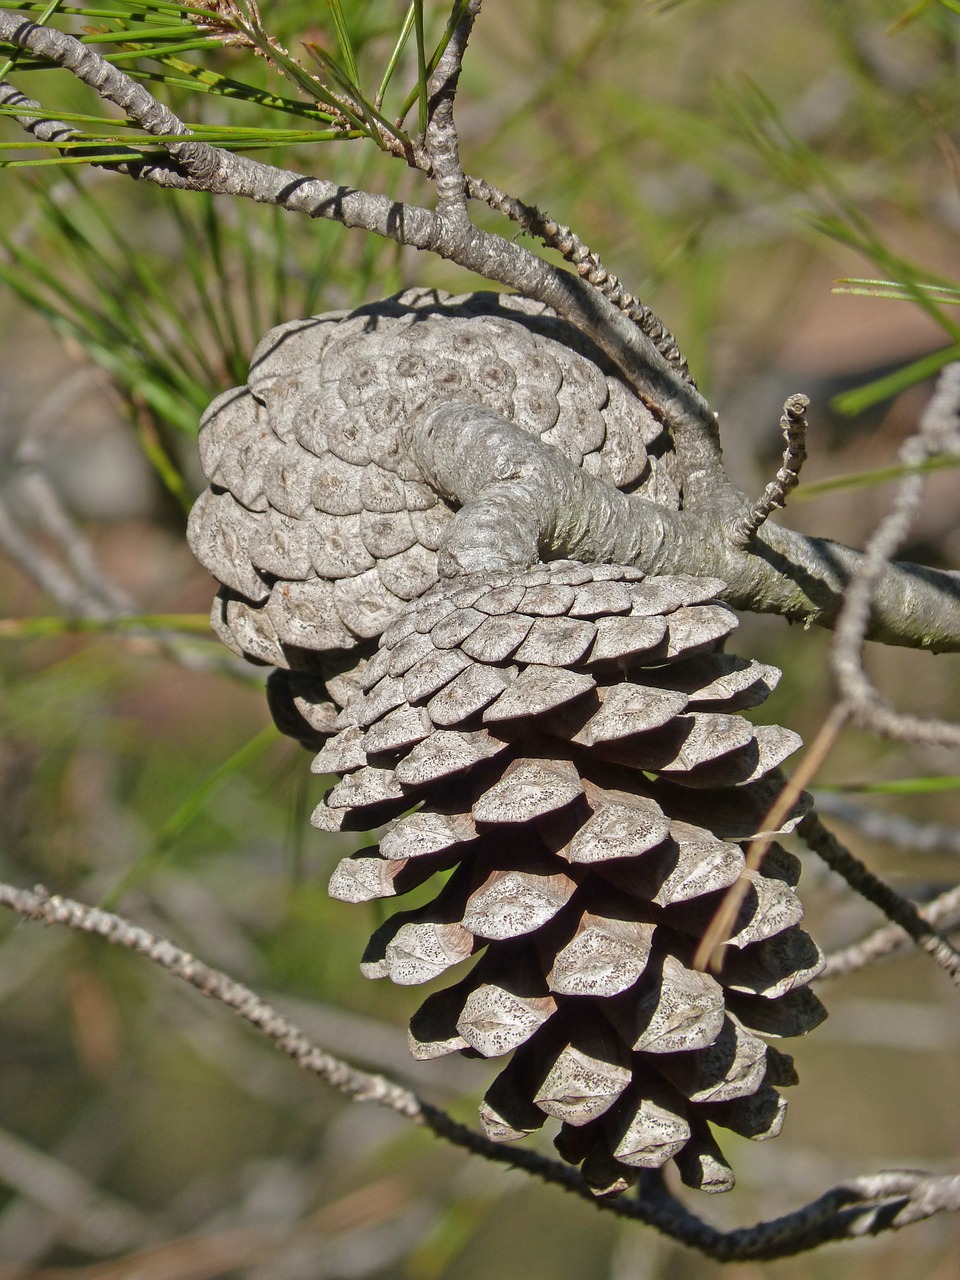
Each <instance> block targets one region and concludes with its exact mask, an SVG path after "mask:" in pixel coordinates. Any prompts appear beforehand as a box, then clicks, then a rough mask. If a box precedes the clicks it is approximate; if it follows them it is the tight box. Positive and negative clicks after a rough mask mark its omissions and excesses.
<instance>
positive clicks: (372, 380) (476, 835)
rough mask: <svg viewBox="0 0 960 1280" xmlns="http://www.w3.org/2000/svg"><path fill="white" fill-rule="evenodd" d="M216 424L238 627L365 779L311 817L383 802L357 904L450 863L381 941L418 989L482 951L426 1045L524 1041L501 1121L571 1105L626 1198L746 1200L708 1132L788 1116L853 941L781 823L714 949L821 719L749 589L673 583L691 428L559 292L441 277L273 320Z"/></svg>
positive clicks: (515, 1047)
mask: <svg viewBox="0 0 960 1280" xmlns="http://www.w3.org/2000/svg"><path fill="white" fill-rule="evenodd" d="M200 443H201V454H202V459H203V464H204V469H205V471H206V474H207V476H208V478H209V480H210V482H211V483H210V488H209V489H208V490H207V491H206V493H205V494H204V495H203V496H202V497H201V498H200V500H199V501H198V503H197V505H196V507H195V509H194V512H193V515H192V517H191V521H190V541H191V545H192V546H193V548H194V551H195V552H196V554H197V556H198V557H199V559H200V560H201V561H202V563H203V564H204V565H206V567H207V568H208V569H209V570H210V572H211V573H213V574H214V576H215V577H216V578H217V579H218V580H219V581H220V582H221V583H222V584H223V587H222V590H221V592H220V594H219V596H218V598H217V601H216V603H215V606H214V612H213V620H214V627H215V629H216V630H217V632H218V634H220V635H221V636H222V637H223V639H224V640H225V641H226V643H227V644H229V645H230V646H231V648H233V649H234V651H235V652H237V653H239V654H243V655H245V656H247V657H249V658H251V659H253V660H255V661H257V662H262V663H268V664H271V665H274V666H275V667H276V668H277V671H276V673H275V674H274V676H273V677H272V678H271V682H270V690H271V701H272V706H273V710H274V714H275V716H276V718H277V720H278V723H280V725H281V727H283V728H284V729H285V730H286V731H288V732H290V733H292V734H294V736H296V737H298V738H300V739H301V740H302V741H303V742H305V743H306V744H307V745H310V746H314V747H317V746H320V747H322V750H321V751H320V753H319V755H318V756H317V757H316V760H315V763H314V768H315V770H316V771H317V772H319V773H335V774H339V775H340V777H341V780H340V782H339V783H338V784H337V785H336V786H334V787H333V789H332V790H331V791H330V792H329V793H328V795H327V797H326V799H325V800H324V802H323V803H322V804H321V805H320V806H319V807H318V809H317V811H316V813H315V815H314V821H315V823H316V824H317V825H318V826H320V827H321V828H323V829H326V830H344V829H346V830H369V829H371V828H375V827H380V826H383V824H387V825H386V829H385V831H384V833H383V835H382V837H381V840H380V843H379V846H377V847H374V848H369V849H363V850H361V851H360V852H358V853H356V854H354V855H353V856H351V857H348V858H346V859H344V860H343V862H341V864H340V865H339V867H338V868H337V869H336V871H335V872H334V875H333V878H332V881H331V892H332V893H333V894H334V896H336V897H338V898H341V899H343V900H345V901H349V902H365V901H369V900H372V899H375V898H388V897H393V896H396V895H399V894H403V893H405V892H407V891H408V890H411V889H413V888H415V887H417V886H420V885H422V884H423V883H424V882H425V881H427V880H428V879H430V878H431V877H432V876H434V875H436V874H438V873H444V874H446V873H449V874H446V878H445V879H444V881H443V884H442V887H441V888H440V889H439V892H438V894H437V896H436V897H434V898H433V900H432V901H430V902H429V903H427V905H425V906H423V907H420V908H417V909H415V910H413V911H401V912H398V913H397V914H395V915H394V916H393V917H392V918H391V919H390V920H389V921H388V922H387V923H386V924H385V925H384V926H383V927H382V928H380V929H379V930H377V932H376V933H375V934H374V936H373V938H372V939H371V941H370V944H369V947H368V949H367V952H366V955H365V956H364V959H363V969H364V972H365V973H367V974H368V976H370V977H387V976H388V977H390V978H392V979H393V980H394V981H396V982H399V983H403V984H411V983H420V982H425V981H430V980H432V979H435V978H437V977H439V976H440V975H442V974H445V973H446V972H447V971H448V970H458V969H459V967H462V966H463V965H464V964H465V962H467V961H468V960H470V959H471V958H472V957H475V956H476V957H478V959H477V960H476V962H475V963H474V964H473V967H472V968H471V969H470V970H469V972H467V974H466V976H463V974H462V973H461V972H459V971H458V972H457V973H456V974H454V975H453V976H455V977H457V978H458V980H457V981H455V982H454V985H452V986H449V987H447V988H446V989H444V990H442V991H440V992H437V993H435V994H433V995H431V996H430V997H428V999H427V1000H426V1002H425V1003H424V1004H423V1005H422V1007H421V1008H420V1010H419V1012H418V1013H417V1014H416V1016H415V1017H414V1019H413V1021H412V1023H411V1031H410V1041H411V1048H412V1051H413V1053H414V1055H415V1056H417V1057H420V1058H428V1057H434V1056H437V1055H440V1054H445V1053H450V1052H455V1051H460V1052H467V1053H472V1054H479V1055H482V1056H484V1057H500V1056H502V1055H505V1054H509V1053H512V1055H513V1056H512V1057H511V1059H510V1061H509V1063H508V1065H507V1066H506V1067H505V1068H504V1069H503V1070H502V1071H501V1073H500V1075H499V1076H498V1077H497V1078H496V1080H495V1081H494V1082H493V1084H492V1085H491V1087H490V1089H489V1090H488V1092H487V1094H486V1096H485V1099H484V1102H483V1105H482V1108H481V1118H482V1122H483V1125H484V1128H485V1130H486V1132H487V1134H488V1135H489V1136H490V1137H491V1138H493V1139H495V1140H497V1141H509V1140H512V1139H516V1138H519V1137H521V1136H523V1135H524V1134H529V1133H532V1132H533V1131H535V1130H537V1129H539V1128H540V1127H541V1126H542V1125H543V1124H544V1122H545V1121H546V1120H547V1118H548V1117H550V1118H553V1119H555V1120H559V1121H560V1129H559V1133H558V1134H557V1137H556V1144H557V1147H558V1150H559V1151H560V1152H561V1154H562V1155H563V1157H564V1158H565V1159H567V1160H569V1161H571V1162H572V1163H575V1164H579V1165H581V1168H582V1172H583V1174H584V1177H585V1179H586V1180H587V1181H588V1183H589V1184H590V1185H591V1186H592V1187H594V1188H595V1189H596V1191H597V1193H598V1194H604V1195H608V1194H616V1193H617V1192H620V1191H622V1190H624V1189H625V1188H626V1187H627V1186H629V1185H631V1184H632V1183H633V1182H635V1180H636V1178H637V1176H638V1172H639V1170H641V1169H643V1168H653V1167H658V1166H660V1165H662V1164H663V1163H664V1162H665V1161H667V1160H669V1159H671V1158H673V1159H674V1160H675V1161H676V1163H677V1166H678V1168H679V1170H680V1173H681V1176H682V1178H683V1179H684V1180H685V1181H686V1182H688V1183H690V1184H691V1185H694V1186H698V1187H702V1188H703V1189H704V1190H708V1191H720V1190H725V1189H727V1188H728V1187H729V1186H731V1185H732V1182H733V1175H732V1172H731V1170H730V1168H729V1166H728V1164H727V1162H726V1160H725V1159H724V1157H723V1155H722V1152H721V1151H720V1148H719V1147H718V1146H717V1144H716V1142H715V1140H714V1138H713V1137H712V1134H711V1129H710V1125H711V1124H714V1125H719V1126H721V1127H726V1128H729V1129H732V1130H733V1131H734V1132H736V1133H739V1134H745V1135H746V1136H748V1137H752V1138H758V1139H760V1138H766V1137H770V1136H773V1135H774V1134H776V1133H777V1132H778V1131H779V1128H780V1126H781V1124H782V1121H783V1107H784V1103H783V1100H782V1099H781V1097H780V1095H779V1093H778V1091H777V1087H778V1086H783V1085H788V1084H791V1083H793V1082H794V1079H795V1077H794V1073H793V1068H792V1064H791V1061H790V1059H789V1057H787V1056H786V1055H785V1054H783V1053H781V1052H779V1050H777V1049H775V1048H773V1047H772V1046H770V1045H768V1043H767V1039H766V1038H777V1037H782V1036H791V1035H797V1034H802V1033H804V1032H806V1031H807V1030H809V1029H810V1028H811V1027H813V1026H815V1025H816V1024H817V1022H819V1021H820V1019H821V1018H822V1016H823V1010H822V1007H821V1006H820V1004H819V1002H818V1001H817V999H816V997H814V996H813V995H812V993H811V992H810V991H809V990H808V988H807V986H806V984H807V983H808V982H809V980H810V979H811V978H812V977H813V976H815V974H816V973H817V972H818V970H819V968H820V966H821V964H822V957H821V956H820V953H819V951H818V949H817V947H816V946H815V944H814V943H812V942H811V940H810V939H809V938H808V937H807V935H806V934H805V933H803V931H802V930H801V929H800V928H799V921H800V919H801V916H802V910H801V907H800V904H799V901H798V899H797V897H796V895H795V894H794V891H793V888H794V885H795V883H796V878H797V871H798V868H797V864H796V861H795V859H793V858H792V857H791V856H790V855H788V854H787V853H786V852H785V851H784V850H783V849H782V848H780V847H779V846H777V845H774V847H773V848H772V849H771V851H770V852H769V853H768V855H767V857H766V859H765V861H764V864H763V866H762V868H761V870H760V871H759V872H748V873H747V875H748V876H749V878H750V888H749V892H748V894H747V896H746V899H745V901H744V904H743V906H742V908H741V911H740V915H739V917H738V919H737V921H736V923H735V926H734V929H733V932H732V936H731V938H730V939H729V943H728V946H727V948H726V952H727V958H726V961H725V963H724V965H723V968H722V970H721V972H720V973H719V975H718V976H717V977H714V976H711V975H708V974H705V973H701V972H698V971H696V970H694V969H693V967H692V964H691V960H692V956H693V953H694V951H695V949H696V945H697V941H698V939H699V938H700V936H701V934H702V931H703V929H704V927H705V926H706V924H707V923H708V922H709V920H710V919H711V917H712V915H713V913H714V911H715V910H716V907H717V905H718V903H719V901H720V899H721V897H722V895H723V893H724V891H725V890H726V889H727V888H729V886H730V885H732V884H733V883H734V882H735V881H736V880H737V879H738V878H739V877H740V876H741V873H743V871H744V856H743V850H742V848H741V846H742V845H744V844H745V843H746V842H747V841H749V840H750V839H751V838H752V837H754V836H755V835H756V834H757V833H758V832H759V831H760V830H761V828H762V826H763V821H764V817H765V815H766V813H767V812H768V810H769V807H770V803H771V800H772V798H773V796H774V795H775V794H776V791H777V789H778V781H777V773H776V771H777V769H778V766H779V765H780V763H781V762H782V761H783V760H784V759H785V758H786V756H788V755H789V754H790V753H791V752H792V751H793V750H795V748H796V747H797V746H798V745H799V740H798V739H797V737H796V735H794V734H792V733H790V732H789V731H787V730H784V729H779V728H776V727H772V726H762V727H755V726H753V725H752V724H751V723H750V722H749V721H747V720H746V719H744V718H743V717H742V716H740V715H739V714H737V713H738V712H739V711H740V710H742V709H744V708H746V707H752V706H755V705H756V704H758V703H760V702H762V701H763V699H764V698H765V697H766V695H767V693H768V692H769V689H770V687H771V686H772V684H774V683H775V681H776V678H777V676H778V674H779V673H778V672H776V671H775V670H773V669H772V668H770V667H765V666H762V665H760V664H757V663H755V662H751V661H748V660H746V659H741V658H736V657H733V656H731V655H727V654H725V653H723V651H722V650H723V644H724V641H725V639H726V637H727V636H728V635H729V633H730V632H731V631H732V630H733V629H734V628H735V626H736V615H735V614H734V613H733V612H732V611H731V610H730V609H729V608H728V607H727V606H726V605H724V604H721V603H719V602H718V600H717V595H718V593H719V592H720V591H721V590H722V589H723V587H724V583H723V581H722V580H720V579H717V578H711V577H708V576H705V575H704V574H703V572H702V566H701V565H699V564H695V565H694V566H693V568H694V570H695V572H693V573H685V572H682V571H680V570H681V569H682V565H677V564H676V563H675V562H676V560H677V552H676V549H675V548H670V550H669V558H670V559H671V561H672V564H671V568H672V571H671V572H659V571H658V570H661V569H662V568H663V567H664V561H665V559H666V558H667V555H668V552H667V549H668V547H669V544H670V541H671V537H672V535H673V533H674V532H675V531H676V530H677V527H678V526H677V523H676V522H677V521H678V520H679V519H680V518H681V516H682V511H681V508H682V493H681V482H680V474H679V471H678V468H677V464H676V458H675V455H674V453H673V450H672V439H671V435H670V433H669V431H668V430H667V429H666V428H665V426H664V424H663V423H662V422H661V421H660V420H659V419H658V417H657V416H656V414H655V413H654V412H653V411H652V410H651V408H650V407H648V406H647V405H645V404H643V403H642V402H641V401H640V400H639V399H638V398H637V397H636V396H635V395H633V394H632V392H631V391H630V390H629V388H628V387H627V385H626V384H625V382H624V381H623V379H622V377H621V376H620V375H619V373H618V372H617V370H616V368H615V366H614V365H613V364H612V363H611V362H610V361H609V360H608V359H607V358H606V357H605V356H604V355H603V354H602V353H601V352H600V351H599V350H598V349H597V348H596V347H595V346H594V345H593V344H592V343H591V342H590V341H589V340H588V339H586V338H585V337H583V336H582V335H580V334H579V333H578V332H577V331H576V330H575V329H573V328H572V327H571V326H570V325H568V324H566V323H564V322H561V321H559V320H557V319H556V318H555V317H554V316H552V315H551V314H550V313H549V312H548V311H546V310H545V309H544V308H543V307H542V306H541V305H539V304H536V303H532V302H529V301H526V300H523V299H520V298H515V297H499V296H497V295H492V294H475V295H469V296H466V297H463V298H455V299H451V298H448V297H446V296H445V295H438V294H436V293H432V292H427V291H411V292H408V293H407V294H404V295H402V296H401V297H400V298H396V299H392V300H389V301H387V302H384V303H378V304H376V305H374V306H370V307H365V308H361V309H359V310H358V311H356V312H353V313H352V314H349V315H345V314H338V315H331V316H323V317H318V318H315V319H312V320H306V321H299V322H295V323H293V324H289V325H286V326H284V327H282V328H280V329H277V330H274V331H273V332H272V333H271V334H269V335H268V336H267V338H266V339H264V341H263V342H262V343H261V344H260V346H259V347H258V349H257V352H256V353H255V355H254V358H253V362H252V366H251V372H250V380H249V386H248V387H247V388H240V389H236V390H234V391H231V392H228V393H226V394H225V395H223V396H221V397H220V398H219V399H218V400H217V401H215V402H214V404H213V405H212V406H211V407H210V409H209V410H208V412H207V414H206V416H205V418H204V422H203V426H202V430H201V436H200ZM651 569H652V570H654V571H655V572H652V573H651V572H649V570H651ZM801 811H802V810H801V808H798V810H797V812H796V813H794V814H793V815H792V816H791V817H790V819H789V820H788V821H787V823H786V824H785V828H784V829H790V828H791V827H792V826H793V825H794V824H795V822H796V821H797V820H798V819H799V817H800V816H801Z"/></svg>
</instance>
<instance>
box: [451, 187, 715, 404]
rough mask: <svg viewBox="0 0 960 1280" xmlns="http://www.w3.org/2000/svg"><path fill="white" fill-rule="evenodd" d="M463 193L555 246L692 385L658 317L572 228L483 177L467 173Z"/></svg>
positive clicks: (692, 381)
mask: <svg viewBox="0 0 960 1280" xmlns="http://www.w3.org/2000/svg"><path fill="white" fill-rule="evenodd" d="M467 195H468V196H469V197H470V199H471V200H482V201H483V203H484V204H486V205H489V206H490V208H491V209H495V210H496V211H497V213H502V214H503V215H504V216H505V217H507V218H509V219H510V220H511V222H515V223H517V225H518V226H520V227H522V228H523V230H524V231H526V232H527V233H528V234H529V235H532V236H536V237H537V239H538V240H541V241H542V242H543V244H545V245H546V246H547V248H548V249H555V250H556V251H557V253H559V254H561V255H562V256H563V257H564V258H565V259H566V261H567V262H569V263H571V264H572V265H573V266H574V267H576V270H577V275H579V276H581V277H582V278H583V279H584V280H586V281H588V283H590V284H592V285H593V287H594V288H595V289H599V291H600V292H601V293H602V294H603V296H604V297H605V298H609V299H610V301H611V302H612V303H613V305H614V306H615V307H617V308H618V309H619V310H620V311H622V312H623V313H624V315H627V316H629V317H630V319H631V320H632V321H633V322H634V324H636V325H638V326H639V327H640V328H641V329H642V330H643V332H644V333H645V334H646V335H647V337H648V338H649V339H650V340H651V342H652V343H653V344H654V346H655V347H656V348H657V350H658V351H659V352H660V354H661V355H662V356H663V358H664V359H665V360H668V361H669V362H670V364H672V365H673V367H674V368H675V369H676V370H677V372H678V373H679V374H680V375H681V377H683V378H685V379H686V380H687V381H688V382H690V383H691V384H693V385H696V384H695V383H694V380H693V378H692V376H691V374H690V370H689V367H688V366H687V361H686V359H685V357H684V356H683V354H682V352H681V351H680V347H679V346H678V344H677V340H676V338H674V336H673V334H672V333H671V332H670V330H669V329H668V328H667V326H666V325H665V324H664V323H663V321H662V320H661V319H660V317H659V316H658V315H656V314H655V313H654V312H653V311H652V310H651V309H650V307H648V306H647V305H646V304H645V303H643V302H641V301H640V299H639V298H637V297H634V295H633V294H632V293H628V292H627V290H626V289H625V288H624V287H623V284H622V283H621V281H620V279H619V277H617V276H615V275H614V274H613V272H612V271H608V270H607V268H606V267H605V266H604V265H603V263H602V262H601V260H600V255H599V254H598V253H596V252H595V251H594V250H593V249H591V248H590V247H589V245H587V244H585V243H584V242H583V240H581V238H580V237H579V236H578V235H577V233H576V232H575V231H572V230H571V229H570V228H569V227H566V226H563V225H562V224H561V223H559V222H557V221H555V220H554V219H553V218H551V217H550V216H549V214H546V213H544V212H543V211H542V210H540V209H538V208H537V206H536V205H532V204H526V203H524V201H523V200H518V199H517V197H516V196H511V195H508V194H507V193H506V192H505V191H501V190H500V188H499V187H495V186H494V185H493V184H492V183H490V182H487V181H486V180H485V179H483V178H474V177H471V176H470V175H469V174H468V175H467Z"/></svg>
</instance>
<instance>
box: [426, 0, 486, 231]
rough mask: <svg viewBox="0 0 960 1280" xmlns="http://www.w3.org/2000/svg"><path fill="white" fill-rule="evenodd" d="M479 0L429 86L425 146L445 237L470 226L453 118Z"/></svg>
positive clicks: (473, 3)
mask: <svg viewBox="0 0 960 1280" xmlns="http://www.w3.org/2000/svg"><path fill="white" fill-rule="evenodd" d="M480 3H481V0H469V3H468V5H467V7H466V9H465V11H464V13H463V16H462V17H461V19H460V21H459V22H458V23H457V25H456V27H455V28H454V32H453V35H452V36H451V38H450V41H449V43H448V45H447V47H446V49H444V51H443V54H442V55H441V58H440V61H439V62H438V63H437V68H436V70H435V71H434V73H433V75H432V76H431V77H430V82H429V84H428V85H427V93H428V98H429V101H428V115H427V127H426V130H425V131H424V135H423V147H424V151H425V152H426V155H427V157H428V159H429V161H430V166H431V169H432V172H433V181H434V185H435V186H436V188H437V217H438V218H439V219H440V221H441V223H442V224H444V231H443V234H444V237H445V238H446V237H447V236H453V237H457V236H461V235H462V234H463V232H464V230H465V229H466V228H467V227H469V225H470V219H469V216H468V214H467V180H466V177H465V175H464V172H463V165H462V164H461V162H460V139H459V138H458V136H457V126H456V123H455V121H454V118H453V104H454V101H455V99H456V96H457V85H458V83H459V80H460V72H461V70H462V69H463V55H464V54H465V53H466V51H467V42H468V41H469V39H470V33H471V31H472V30H473V24H474V22H475V21H476V17H477V14H478V13H479V12H480Z"/></svg>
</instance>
